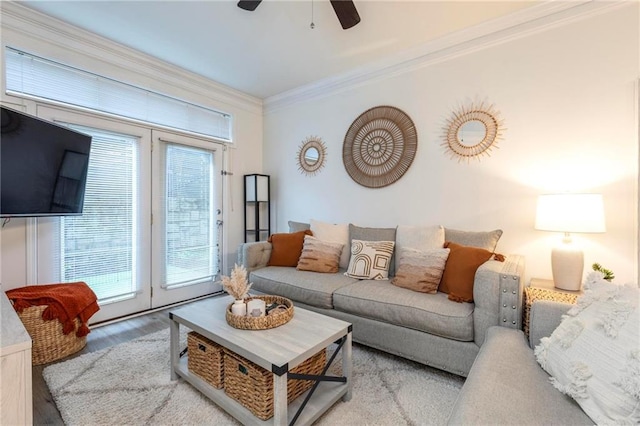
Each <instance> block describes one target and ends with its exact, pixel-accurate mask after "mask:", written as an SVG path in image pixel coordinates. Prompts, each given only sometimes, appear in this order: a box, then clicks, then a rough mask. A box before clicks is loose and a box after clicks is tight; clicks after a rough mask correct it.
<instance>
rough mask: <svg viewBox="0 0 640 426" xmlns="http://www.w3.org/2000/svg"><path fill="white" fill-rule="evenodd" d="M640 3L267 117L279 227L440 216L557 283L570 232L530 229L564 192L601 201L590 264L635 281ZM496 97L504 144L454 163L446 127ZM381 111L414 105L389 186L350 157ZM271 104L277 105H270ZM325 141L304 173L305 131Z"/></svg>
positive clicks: (431, 220) (267, 155) (435, 220)
mask: <svg viewBox="0 0 640 426" xmlns="http://www.w3.org/2000/svg"><path fill="white" fill-rule="evenodd" d="M638 8H639V5H638V3H637V2H633V3H630V4H628V5H626V6H624V7H615V8H612V9H610V10H608V11H607V12H606V13H603V14H595V15H594V16H590V17H582V18H580V19H570V20H569V21H568V22H566V23H564V24H562V25H559V26H558V25H555V26H552V27H550V28H547V29H545V30H538V31H537V32H535V33H531V34H528V35H521V36H520V37H515V38H513V37H512V38H510V39H508V40H504V41H503V42H501V43H494V44H493V45H491V46H485V48H483V49H475V50H474V51H471V52H467V53H465V54H462V55H457V56H453V55H452V57H449V58H448V59H445V60H441V61H431V62H425V63H424V64H423V66H421V67H415V66H414V67H413V68H412V69H407V70H405V72H397V73H395V74H394V75H388V76H386V77H380V78H376V79H372V80H371V81H368V82H366V83H364V84H358V85H357V86H355V87H351V88H347V89H341V90H340V91H339V92H337V93H335V92H334V93H327V94H326V95H324V96H321V97H316V98H314V99H309V100H301V101H299V102H296V103H294V104H293V105H290V106H287V107H283V108H277V109H273V110H269V109H268V108H267V111H268V112H267V113H266V114H265V142H264V169H265V173H268V174H271V175H272V188H273V189H272V192H273V198H274V200H275V202H274V205H275V208H274V212H275V221H276V225H277V226H276V229H277V231H279V232H286V231H287V220H290V219H291V220H298V221H308V220H309V219H310V218H314V219H318V220H325V221H330V222H342V223H344V222H351V223H354V224H357V225H362V226H395V225H396V224H407V225H411V224H442V225H444V226H446V227H452V228H459V229H465V230H490V229H495V228H501V229H503V230H504V235H503V237H502V239H501V240H500V242H499V245H498V251H499V252H502V253H519V254H522V255H524V256H526V262H527V271H526V281H527V282H528V280H529V278H530V277H540V278H551V268H550V250H551V247H552V245H553V244H555V242H556V241H557V240H558V239H559V238H560V235H556V234H553V233H548V232H542V231H536V230H534V229H533V223H534V216H535V207H536V198H537V196H538V195H539V194H542V193H549V192H556V191H575V192H600V193H602V194H603V195H604V201H605V211H606V217H607V232H606V233H604V234H591V235H586V234H585V235H580V236H576V238H575V240H576V241H579V242H581V243H583V244H584V248H585V265H586V266H588V265H591V264H592V263H593V262H599V263H601V264H602V265H603V266H605V267H607V268H609V269H612V270H613V271H614V272H615V274H616V277H617V279H616V282H619V283H624V282H637V280H638V277H637V271H638V242H637V235H638V187H637V185H638V128H637V125H638V124H637V117H638V110H637V108H638V95H637V92H636V91H637V81H638V78H639V77H640V69H639V63H640V58H639V48H640V47H639V41H638V39H639V37H638V36H639V22H638V21H639V11H638ZM475 99H478V100H485V99H486V100H488V101H489V102H490V103H493V104H495V106H496V108H497V109H498V110H499V111H500V112H501V116H502V118H504V120H505V126H506V128H507V130H506V131H505V133H504V140H502V141H500V142H499V144H498V147H499V149H494V150H493V151H491V156H490V157H482V158H481V160H480V161H475V160H474V161H471V162H469V163H468V164H467V163H466V162H458V161H457V160H455V159H451V158H450V157H449V156H448V155H447V154H446V153H445V151H444V149H443V148H442V147H441V145H440V144H441V133H442V127H443V125H444V123H445V121H446V119H448V118H449V117H450V115H451V113H452V111H453V110H454V109H456V107H458V106H459V105H460V104H461V103H466V102H468V101H473V100H475ZM377 105H392V106H395V107H398V108H400V109H402V110H403V111H405V112H406V113H407V114H408V115H409V116H410V117H411V118H412V119H413V121H414V123H415V125H416V127H417V130H418V152H417V155H416V158H415V160H414V162H413V164H412V165H411V167H410V168H409V170H408V171H407V173H406V174H405V175H404V176H403V177H402V178H401V179H400V180H399V181H397V182H396V183H394V184H393V185H391V186H388V187H386V188H381V189H368V188H365V187H362V186H360V185H358V184H357V183H355V182H354V181H353V180H351V178H350V177H349V175H348V174H347V172H346V171H345V168H344V166H343V163H342V145H343V140H344V136H345V133H346V131H347V129H348V128H349V126H350V125H351V123H352V122H353V120H354V119H355V118H356V117H357V116H358V115H360V114H361V113H362V112H364V111H365V110H367V109H368V108H371V107H373V106H377ZM267 107H268V105H267ZM311 135H317V136H319V137H320V138H322V139H323V140H324V141H325V143H326V145H327V165H326V167H325V168H324V169H323V170H322V171H321V173H320V174H317V175H316V176H313V177H307V176H304V175H302V174H301V173H300V172H299V171H298V168H297V165H296V152H297V150H298V148H299V146H300V144H301V142H302V141H303V140H304V139H305V138H306V137H308V136H311Z"/></svg>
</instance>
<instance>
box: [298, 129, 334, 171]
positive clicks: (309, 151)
mask: <svg viewBox="0 0 640 426" xmlns="http://www.w3.org/2000/svg"><path fill="white" fill-rule="evenodd" d="M326 157H327V147H326V146H325V144H324V142H323V141H322V139H320V138H319V137H317V136H309V137H308V138H306V139H305V140H304V141H302V144H301V145H300V148H298V154H297V159H298V169H299V170H300V172H301V173H303V174H306V175H308V176H313V175H315V174H316V173H318V172H320V169H322V168H323V167H324V165H325V159H326Z"/></svg>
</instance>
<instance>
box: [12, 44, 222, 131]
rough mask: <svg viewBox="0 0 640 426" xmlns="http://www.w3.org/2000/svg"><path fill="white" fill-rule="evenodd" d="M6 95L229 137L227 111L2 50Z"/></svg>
mask: <svg viewBox="0 0 640 426" xmlns="http://www.w3.org/2000/svg"><path fill="white" fill-rule="evenodd" d="M5 75H6V79H5V81H6V87H7V93H9V94H14V95H29V96H33V97H36V98H42V99H49V100H54V101H57V102H63V103H66V104H70V105H76V106H81V107H84V108H89V109H93V110H96V111H102V112H107V113H110V114H116V115H119V116H122V117H128V118H133V119H136V120H141V121H144V122H147V123H153V124H157V125H161V126H165V127H168V128H171V129H178V130H186V131H189V132H194V133H199V134H203V135H207V136H212V137H215V138H218V139H222V140H225V141H231V140H232V133H231V129H232V117H231V115H230V114H227V113H224V112H221V111H216V110H213V109H209V108H204V107H201V106H199V105H194V104H191V103H188V102H184V101H181V100H179V99H175V98H172V97H169V96H165V95H162V94H159V93H154V92H151V91H148V90H144V89H141V88H139V87H135V86H132V85H129V84H126V83H122V82H119V81H116V80H112V79H109V78H106V77H102V76H99V75H97V74H93V73H90V72H87V71H83V70H79V69H77V68H73V67H70V66H67V65H63V64H60V63H57V62H54V61H50V60H48V59H44V58H40V57H37V56H34V55H31V54H28V53H25V52H22V51H19V50H16V49H12V48H9V47H7V48H6V49H5Z"/></svg>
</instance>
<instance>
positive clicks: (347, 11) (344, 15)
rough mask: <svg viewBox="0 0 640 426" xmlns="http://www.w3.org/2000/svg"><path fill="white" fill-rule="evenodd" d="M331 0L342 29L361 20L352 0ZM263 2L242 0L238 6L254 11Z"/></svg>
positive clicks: (346, 28) (260, 0) (259, 0)
mask: <svg viewBox="0 0 640 426" xmlns="http://www.w3.org/2000/svg"><path fill="white" fill-rule="evenodd" d="M329 1H330V2H331V6H333V10H334V11H335V12H336V16H337V17H338V20H339V21H340V25H342V29H344V30H348V29H349V28H351V27H353V26H355V25H356V24H357V23H358V22H360V15H358V11H357V10H356V6H355V5H354V4H353V1H352V0H329ZM261 2H262V0H240V1H239V2H238V7H239V8H240V9H244V10H248V11H250V12H253V11H254V10H256V8H257V7H258V5H259V4H260V3H261Z"/></svg>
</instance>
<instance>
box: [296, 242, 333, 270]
mask: <svg viewBox="0 0 640 426" xmlns="http://www.w3.org/2000/svg"><path fill="white" fill-rule="evenodd" d="M342 247H343V244H340V243H332V242H329V241H320V240H319V239H317V238H315V237H312V236H310V235H306V236H305V237H304V245H303V247H302V253H301V254H300V260H298V266H297V267H296V269H297V270H299V271H312V272H325V273H328V272H333V273H335V272H338V268H339V266H340V253H342Z"/></svg>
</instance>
